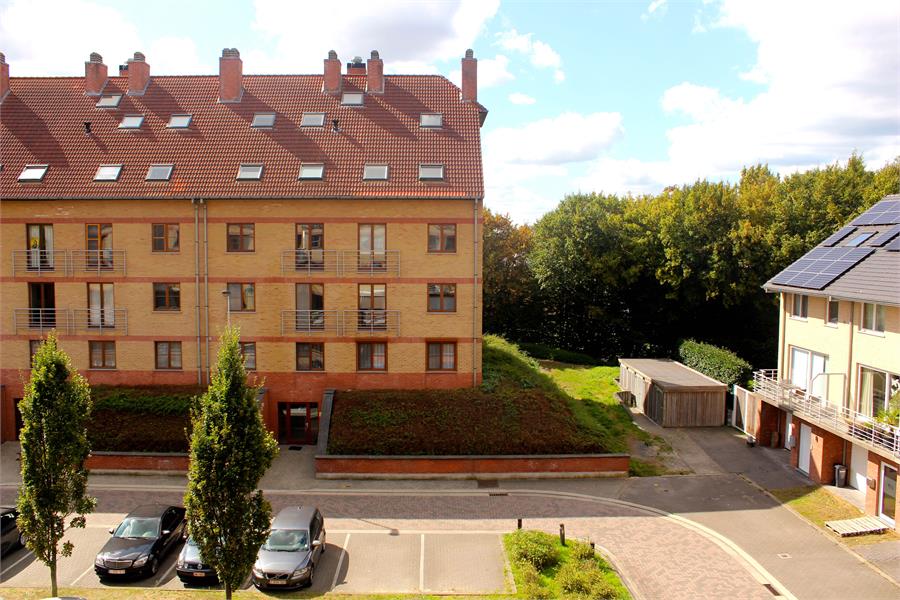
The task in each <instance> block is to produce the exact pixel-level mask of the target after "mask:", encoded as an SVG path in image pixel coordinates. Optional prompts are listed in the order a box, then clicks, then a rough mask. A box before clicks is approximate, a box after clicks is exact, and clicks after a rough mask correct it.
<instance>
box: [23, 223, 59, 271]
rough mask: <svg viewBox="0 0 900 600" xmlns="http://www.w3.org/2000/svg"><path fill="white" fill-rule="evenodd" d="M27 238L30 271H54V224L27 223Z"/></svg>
mask: <svg viewBox="0 0 900 600" xmlns="http://www.w3.org/2000/svg"><path fill="white" fill-rule="evenodd" d="M25 238H26V243H27V244H28V248H27V249H28V259H27V262H26V265H27V268H28V270H29V271H52V270H53V269H54V263H55V260H54V253H53V225H52V224H47V223H35V224H28V225H25Z"/></svg>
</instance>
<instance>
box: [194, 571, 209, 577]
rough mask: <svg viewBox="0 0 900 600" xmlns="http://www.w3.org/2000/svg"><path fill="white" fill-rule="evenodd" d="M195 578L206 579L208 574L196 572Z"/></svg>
mask: <svg viewBox="0 0 900 600" xmlns="http://www.w3.org/2000/svg"><path fill="white" fill-rule="evenodd" d="M194 577H206V573H200V572H196V573H194Z"/></svg>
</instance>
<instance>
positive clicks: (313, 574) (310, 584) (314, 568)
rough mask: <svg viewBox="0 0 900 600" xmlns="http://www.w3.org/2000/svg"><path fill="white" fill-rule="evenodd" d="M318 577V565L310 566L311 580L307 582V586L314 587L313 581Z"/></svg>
mask: <svg viewBox="0 0 900 600" xmlns="http://www.w3.org/2000/svg"><path fill="white" fill-rule="evenodd" d="M315 577H316V565H315V564H312V565H310V566H309V579H308V580H307V581H306V585H308V586H309V587H312V584H313V580H314V579H315Z"/></svg>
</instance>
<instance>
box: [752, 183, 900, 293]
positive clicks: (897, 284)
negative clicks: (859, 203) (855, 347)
mask: <svg viewBox="0 0 900 600" xmlns="http://www.w3.org/2000/svg"><path fill="white" fill-rule="evenodd" d="M763 287H764V288H765V290H766V291H768V292H790V293H795V294H807V295H810V296H829V297H831V298H835V299H839V300H853V301H858V302H874V303H878V304H890V305H893V306H900V194H892V195H890V196H885V197H884V198H883V199H882V200H881V201H880V202H878V203H877V204H875V205H874V206H873V207H872V208H870V209H869V210H867V211H866V212H864V213H863V214H861V215H860V216H858V217H856V218H855V219H853V220H852V221H850V223H849V224H848V225H846V226H844V227H841V228H840V229H839V230H837V231H836V232H835V233H834V234H832V235H830V236H829V237H828V238H826V239H825V240H824V241H822V243H820V244H819V245H818V246H816V247H815V248H813V249H812V250H810V251H809V252H807V253H806V254H805V255H803V256H802V257H801V258H800V259H798V260H796V261H794V262H793V263H792V264H791V265H790V266H789V267H788V268H786V269H785V270H784V271H782V272H781V273H779V274H778V275H776V276H775V277H773V278H772V279H770V280H769V281H767V282H766V284H765V285H764V286H763Z"/></svg>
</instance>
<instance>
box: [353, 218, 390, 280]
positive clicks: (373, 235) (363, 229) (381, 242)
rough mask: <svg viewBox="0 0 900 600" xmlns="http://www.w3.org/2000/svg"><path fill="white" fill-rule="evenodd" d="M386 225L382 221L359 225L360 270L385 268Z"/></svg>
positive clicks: (380, 269)
mask: <svg viewBox="0 0 900 600" xmlns="http://www.w3.org/2000/svg"><path fill="white" fill-rule="evenodd" d="M386 247H387V225H386V224H384V223H378V224H375V223H364V224H362V225H360V226H359V262H358V264H357V269H358V270H359V271H360V272H369V273H371V272H374V271H386V270H387V252H386V250H385V248H386Z"/></svg>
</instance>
